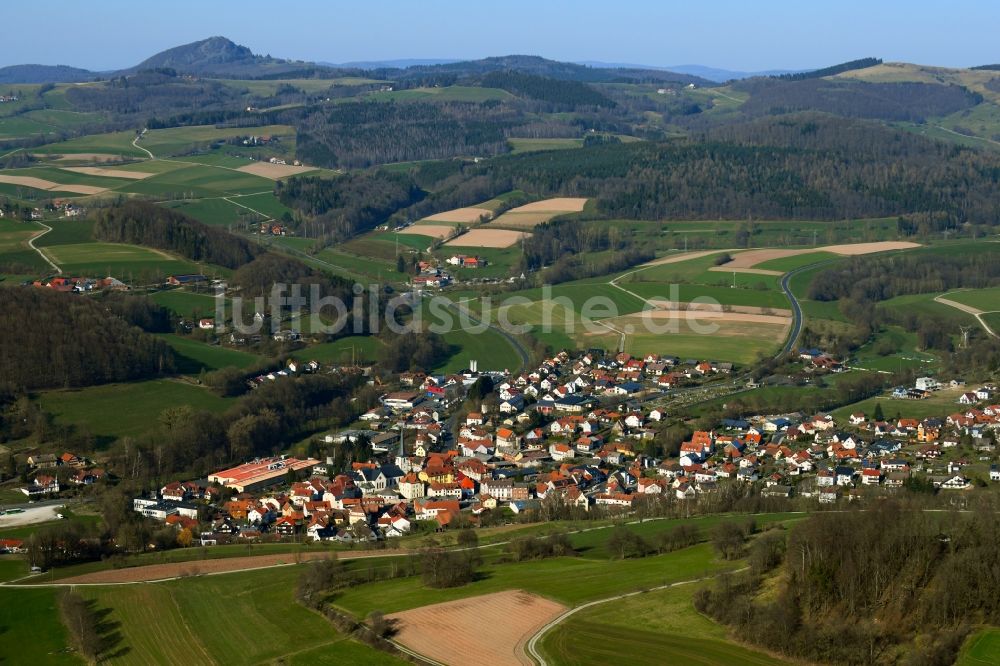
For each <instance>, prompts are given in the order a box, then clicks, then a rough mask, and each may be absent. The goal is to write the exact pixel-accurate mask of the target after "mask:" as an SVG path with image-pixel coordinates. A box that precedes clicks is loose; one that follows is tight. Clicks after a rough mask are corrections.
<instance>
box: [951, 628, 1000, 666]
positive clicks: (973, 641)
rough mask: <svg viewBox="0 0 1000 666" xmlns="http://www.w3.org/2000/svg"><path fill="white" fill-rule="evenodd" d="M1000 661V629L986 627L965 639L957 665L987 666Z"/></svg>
mask: <svg viewBox="0 0 1000 666" xmlns="http://www.w3.org/2000/svg"><path fill="white" fill-rule="evenodd" d="M997 663H1000V629H996V628H994V627H986V628H984V629H982V630H980V631H977V632H975V633H974V634H972V635H971V636H969V637H968V638H967V639H966V640H965V644H964V645H963V646H962V651H961V652H960V653H959V655H958V661H956V662H955V664H956V666H980V665H982V666H987V665H988V664H997Z"/></svg>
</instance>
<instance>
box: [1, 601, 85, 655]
mask: <svg viewBox="0 0 1000 666" xmlns="http://www.w3.org/2000/svg"><path fill="white" fill-rule="evenodd" d="M0 627H2V630H0V655H4V656H3V657H2V660H3V661H4V662H7V663H11V664H14V663H21V664H83V663H84V662H83V660H82V659H80V658H78V657H77V656H75V655H74V654H73V653H72V652H70V651H68V649H67V648H68V647H69V637H68V636H67V633H66V629H65V628H64V627H63V625H62V623H61V622H60V621H59V613H58V610H57V607H56V590H54V589H51V588H47V589H38V590H24V589H18V590H15V589H3V588H0ZM15 657H16V659H15Z"/></svg>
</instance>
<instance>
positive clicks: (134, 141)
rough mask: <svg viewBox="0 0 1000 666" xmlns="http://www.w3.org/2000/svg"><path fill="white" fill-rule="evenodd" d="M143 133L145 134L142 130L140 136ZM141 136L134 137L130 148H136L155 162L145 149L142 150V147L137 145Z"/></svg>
mask: <svg viewBox="0 0 1000 666" xmlns="http://www.w3.org/2000/svg"><path fill="white" fill-rule="evenodd" d="M145 133H146V130H143V131H142V134H145ZM142 134H138V135H136V137H135V138H134V139H132V147H133V148H138V149H139V150H141V151H142V152H144V153H146V154H147V155H149V159H151V160H155V159H156V156H155V155H153V153H151V152H149V151H148V150H146V149H145V148H143V147H142V146H140V145H139V138H140V137H141V136H142Z"/></svg>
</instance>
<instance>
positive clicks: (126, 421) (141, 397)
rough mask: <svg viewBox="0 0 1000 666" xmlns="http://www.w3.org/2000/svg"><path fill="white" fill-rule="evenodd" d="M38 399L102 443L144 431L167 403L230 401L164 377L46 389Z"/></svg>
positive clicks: (214, 407) (215, 405) (222, 406)
mask: <svg viewBox="0 0 1000 666" xmlns="http://www.w3.org/2000/svg"><path fill="white" fill-rule="evenodd" d="M39 402H40V403H41V406H42V408H43V409H44V410H45V411H47V412H49V413H51V414H52V415H54V416H55V418H56V421H57V422H60V423H67V424H70V423H71V424H74V425H77V426H78V427H80V428H84V429H86V430H87V431H88V432H90V434H91V435H94V436H95V437H97V438H98V440H99V441H104V442H105V443H106V442H109V441H111V440H114V439H117V438H119V437H134V436H136V435H139V434H142V433H144V432H147V431H148V430H150V428H151V427H153V426H155V424H156V423H157V418H158V417H159V416H160V414H161V413H162V412H163V410H165V409H168V408H170V407H178V406H180V405H190V406H191V407H194V408H196V409H207V410H210V411H214V412H222V411H225V410H226V409H227V408H228V407H229V406H230V405H231V404H233V400H232V399H229V398H220V397H218V396H217V395H215V394H214V393H212V392H211V391H209V390H208V389H205V388H202V387H199V386H194V385H192V384H187V383H184V382H180V381H172V380H167V379H156V380H151V381H145V382H134V383H129V384H107V385H104V386H94V387H90V388H85V389H76V390H60V391H47V392H45V393H42V394H41V396H40V397H39Z"/></svg>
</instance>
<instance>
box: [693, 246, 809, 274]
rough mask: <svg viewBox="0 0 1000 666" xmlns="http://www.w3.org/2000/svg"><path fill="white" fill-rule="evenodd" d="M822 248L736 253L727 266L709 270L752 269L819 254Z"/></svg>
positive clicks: (775, 272)
mask: <svg viewBox="0 0 1000 666" xmlns="http://www.w3.org/2000/svg"><path fill="white" fill-rule="evenodd" d="M821 251H823V248H821V247H816V248H812V247H811V248H809V249H808V250H779V249H767V250H747V251H746V252H738V253H736V254H734V255H733V260H732V261H730V262H729V263H728V264H723V265H722V266H715V267H713V268H712V269H711V270H713V271H714V270H720V271H731V270H733V269H734V268H753V267H754V266H756V265H757V264H761V263H764V262H765V261H770V260H772V259H782V258H784V257H794V256H795V255H797V254H807V253H809V252H821ZM769 273H774V274H776V275H781V271H769Z"/></svg>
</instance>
